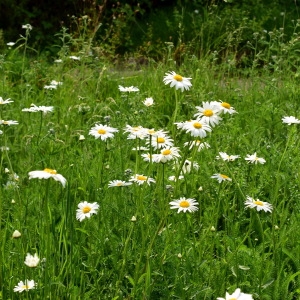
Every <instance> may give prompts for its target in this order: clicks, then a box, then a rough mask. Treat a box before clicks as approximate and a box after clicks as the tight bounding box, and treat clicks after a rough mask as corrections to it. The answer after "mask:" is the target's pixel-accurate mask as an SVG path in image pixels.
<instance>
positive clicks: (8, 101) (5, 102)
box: [0, 97, 14, 105]
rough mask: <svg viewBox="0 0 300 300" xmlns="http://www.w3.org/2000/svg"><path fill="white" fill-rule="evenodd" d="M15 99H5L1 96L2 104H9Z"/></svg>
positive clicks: (0, 101) (0, 102)
mask: <svg viewBox="0 0 300 300" xmlns="http://www.w3.org/2000/svg"><path fill="white" fill-rule="evenodd" d="M12 102H14V101H12V100H10V98H8V99H6V100H4V99H3V98H2V97H0V105H1V104H8V103H12Z"/></svg>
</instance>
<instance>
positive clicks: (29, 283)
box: [14, 279, 35, 293]
mask: <svg viewBox="0 0 300 300" xmlns="http://www.w3.org/2000/svg"><path fill="white" fill-rule="evenodd" d="M34 287H35V282H34V280H27V279H26V280H25V283H24V282H23V281H20V282H19V283H18V285H17V286H15V288H14V292H19V293H22V292H23V291H26V292H28V291H29V290H32V289H34Z"/></svg>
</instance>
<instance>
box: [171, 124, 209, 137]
mask: <svg viewBox="0 0 300 300" xmlns="http://www.w3.org/2000/svg"><path fill="white" fill-rule="evenodd" d="M177 126H178V125H177ZM182 129H183V130H185V131H186V132H189V133H190V134H191V136H194V137H198V136H199V137H200V138H204V137H206V135H207V132H211V130H212V129H211V127H210V126H209V125H208V124H207V123H206V122H205V121H204V120H191V121H188V122H185V123H184V125H183V126H182Z"/></svg>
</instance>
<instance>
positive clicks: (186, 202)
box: [179, 200, 190, 208]
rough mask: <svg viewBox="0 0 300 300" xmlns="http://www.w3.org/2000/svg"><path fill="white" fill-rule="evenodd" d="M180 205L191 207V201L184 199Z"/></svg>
mask: <svg viewBox="0 0 300 300" xmlns="http://www.w3.org/2000/svg"><path fill="white" fill-rule="evenodd" d="M179 206H180V207H184V208H187V207H190V203H189V201H186V200H183V201H181V202H180V203H179Z"/></svg>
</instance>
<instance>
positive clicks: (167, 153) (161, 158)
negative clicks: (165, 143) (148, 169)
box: [153, 147, 180, 163]
mask: <svg viewBox="0 0 300 300" xmlns="http://www.w3.org/2000/svg"><path fill="white" fill-rule="evenodd" d="M178 157H180V154H179V148H178V147H167V148H165V149H162V150H161V151H160V154H157V155H156V156H155V159H154V156H153V162H156V163H166V162H167V161H169V160H174V159H175V160H176V159H177V158H178Z"/></svg>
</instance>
